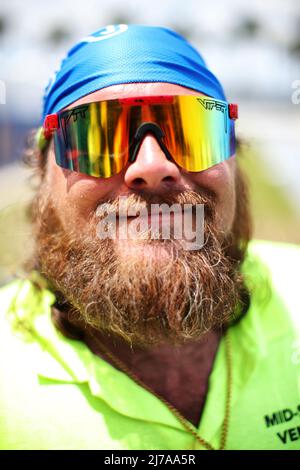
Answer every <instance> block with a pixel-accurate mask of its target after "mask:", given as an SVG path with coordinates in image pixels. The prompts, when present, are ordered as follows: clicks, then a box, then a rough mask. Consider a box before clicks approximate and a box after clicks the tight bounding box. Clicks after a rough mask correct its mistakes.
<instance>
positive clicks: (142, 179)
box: [124, 133, 181, 190]
mask: <svg viewBox="0 0 300 470" xmlns="http://www.w3.org/2000/svg"><path fill="white" fill-rule="evenodd" d="M124 180H125V184H126V185H127V186H128V187H129V188H131V189H156V190H157V189H166V187H170V185H171V186H173V185H174V186H179V185H180V182H181V173H180V169H179V168H178V167H177V165H176V164H175V163H174V162H172V161H170V160H168V159H167V156H166V155H165V153H164V151H163V150H162V149H161V148H160V146H159V143H158V141H157V139H156V137H154V135H153V134H152V133H147V134H146V135H145V136H144V138H143V140H142V143H141V145H140V148H139V151H138V154H137V156H136V159H135V161H134V162H133V163H131V164H130V165H129V166H128V168H127V170H126V172H125V176H124ZM164 187H165V188H164Z"/></svg>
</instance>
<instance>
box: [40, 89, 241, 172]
mask: <svg viewBox="0 0 300 470" xmlns="http://www.w3.org/2000/svg"><path fill="white" fill-rule="evenodd" d="M237 118H238V107H237V105H236V104H229V103H227V102H225V101H220V100H215V99H213V98H209V97H204V96H202V95H201V96H195V95H174V96H173V95H172V96H143V97H135V98H119V99H112V100H104V101H97V102H94V103H88V104H83V105H80V106H76V107H74V108H72V109H68V110H63V111H59V112H58V113H56V114H49V115H48V116H46V118H45V121H44V125H43V138H44V139H46V140H48V139H50V138H51V137H52V136H54V148H55V158H56V163H57V164H58V165H59V166H60V167H62V168H65V169H68V170H73V171H76V172H80V173H84V174H87V175H90V176H95V177H100V178H109V177H111V176H113V175H116V174H118V173H120V172H121V171H122V170H123V169H124V168H125V166H126V165H127V163H132V162H134V161H135V159H136V156H137V154H138V151H139V148H140V146H141V143H142V140H143V138H144V137H145V135H146V134H148V133H149V132H150V133H152V134H153V135H154V136H155V137H156V139H157V141H158V143H159V146H160V148H161V149H162V150H163V152H164V153H165V155H166V157H167V158H168V159H169V160H171V161H173V162H175V163H176V164H177V165H179V167H181V168H183V169H185V170H187V171H192V172H199V171H202V170H206V169H207V168H210V167H212V166H213V165H217V164H218V163H221V162H223V161H224V160H227V159H228V158H229V157H231V156H232V155H234V153H235V144H236V141H235V130H234V121H235V120H236V119H237Z"/></svg>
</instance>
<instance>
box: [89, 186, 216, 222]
mask: <svg viewBox="0 0 300 470" xmlns="http://www.w3.org/2000/svg"><path fill="white" fill-rule="evenodd" d="M152 204H158V205H160V206H161V205H165V204H166V205H168V206H172V205H175V204H176V206H177V210H178V209H180V208H181V210H182V211H183V210H184V206H185V205H189V206H191V210H192V212H194V211H195V208H196V205H198V204H203V205H204V206H205V213H206V217H210V218H213V217H214V215H215V207H216V194H215V193H214V192H213V191H209V190H206V189H201V191H200V190H199V191H195V190H190V189H185V190H182V189H181V190H175V189H170V190H169V191H168V192H164V193H159V194H156V193H152V192H151V193H150V192H147V191H131V192H130V193H126V194H120V195H118V196H116V197H114V198H113V197H109V198H106V199H105V200H101V201H98V204H97V206H96V210H95V215H96V217H99V216H102V214H104V213H105V214H107V215H108V216H109V215H116V216H117V217H123V216H125V215H126V214H127V213H133V212H134V213H141V212H143V211H145V210H147V211H148V212H150V211H151V209H152V208H151V205H152Z"/></svg>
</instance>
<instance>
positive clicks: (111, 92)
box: [65, 82, 203, 109]
mask: <svg viewBox="0 0 300 470" xmlns="http://www.w3.org/2000/svg"><path fill="white" fill-rule="evenodd" d="M179 94H185V95H198V96H199V95H203V93H200V92H199V91H196V90H192V89H191V88H186V87H184V86H181V85H176V84H173V83H165V82H147V83H125V84H121V85H111V86H109V87H106V88H102V89H101V90H97V91H94V92H93V93H90V94H88V95H86V96H84V97H82V98H80V99H79V100H77V101H74V102H73V103H71V104H70V105H69V106H67V107H66V108H65V109H69V108H72V107H73V106H79V105H81V104H86V103H92V102H93V101H100V100H111V99H116V98H131V97H134V96H151V95H179Z"/></svg>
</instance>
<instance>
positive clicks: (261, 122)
mask: <svg viewBox="0 0 300 470" xmlns="http://www.w3.org/2000/svg"><path fill="white" fill-rule="evenodd" d="M118 23H142V24H151V25H162V26H167V27H171V28H173V29H175V30H176V31H177V32H179V33H181V34H183V35H184V36H185V37H186V38H187V39H189V40H190V42H191V43H192V44H193V45H194V46H195V47H196V48H198V49H199V51H200V52H201V54H202V55H203V56H204V58H205V60H206V62H207V63H208V65H209V67H210V68H211V69H212V71H213V72H214V73H215V74H216V75H217V77H218V78H219V79H220V80H221V82H222V84H223V85H224V88H225V92H226V94H227V98H228V100H230V101H232V102H237V103H239V109H240V119H239V121H238V124H237V133H238V136H239V137H240V138H242V139H243V140H245V142H247V144H248V145H247V147H246V149H245V150H244V152H243V154H242V155H241V157H240V159H241V164H242V166H243V167H244V168H245V171H246V172H247V174H248V178H249V180H250V185H251V205H252V212H253V215H254V228H255V237H256V238H259V239H270V240H278V241H288V242H294V243H300V204H299V202H300V184H299V175H300V1H299V0H264V1H261V0H252V1H251V2H241V1H240V0H214V1H213V2H212V1H211V0H185V1H179V0H177V1H176V0H164V1H163V2H162V1H161V0H151V1H149V0H126V1H124V0H98V1H97V0H85V1H84V2H82V1H78V0H72V1H71V0H59V1H58V0H51V2H46V1H44V2H41V1H39V2H38V1H37V0H27V1H26V2H23V1H21V0H9V1H8V0H2V2H1V3H0V283H1V282H5V280H7V279H8V278H9V276H10V274H11V273H12V272H13V271H14V270H15V269H16V268H17V266H18V263H19V262H20V261H21V260H22V258H24V254H25V255H26V254H27V253H28V243H29V242H28V239H27V238H26V234H27V233H28V227H26V219H25V206H26V203H27V202H28V201H29V200H30V197H31V195H32V193H31V191H30V187H29V184H28V177H29V172H28V170H27V169H25V167H24V166H23V165H22V163H21V158H22V151H23V149H24V142H25V137H26V134H27V133H28V131H29V130H30V129H31V128H34V127H37V126H38V125H39V121H40V113H41V103H42V96H43V91H44V88H45V86H46V84H47V83H48V81H49V78H50V77H51V76H52V74H53V72H54V71H55V69H56V68H57V67H58V64H59V62H60V61H61V59H62V58H63V57H64V55H65V53H66V52H67V50H68V49H69V47H70V46H71V45H73V44H74V42H77V41H78V40H79V39H81V38H82V37H83V36H86V35H88V34H90V33H91V32H93V31H95V30H97V29H99V28H101V27H104V26H106V25H109V24H118ZM297 81H298V82H297ZM296 87H298V92H297V88H296ZM295 95H296V99H295ZM293 96H294V99H293V98H292V97H293ZM297 97H298V99H297ZM297 101H299V104H296V103H297Z"/></svg>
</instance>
